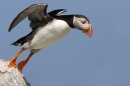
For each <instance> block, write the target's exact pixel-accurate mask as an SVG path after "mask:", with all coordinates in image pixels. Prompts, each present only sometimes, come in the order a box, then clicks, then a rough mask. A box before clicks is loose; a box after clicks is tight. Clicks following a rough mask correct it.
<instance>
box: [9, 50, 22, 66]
mask: <svg viewBox="0 0 130 86" xmlns="http://www.w3.org/2000/svg"><path fill="white" fill-rule="evenodd" d="M22 52H23V49H21V50H20V51H19V52H18V53H17V54H16V55H15V56H14V57H13V58H12V59H11V61H10V62H9V64H8V67H15V66H16V65H15V62H16V60H17V58H18V57H19V56H20V54H21V53H22Z"/></svg>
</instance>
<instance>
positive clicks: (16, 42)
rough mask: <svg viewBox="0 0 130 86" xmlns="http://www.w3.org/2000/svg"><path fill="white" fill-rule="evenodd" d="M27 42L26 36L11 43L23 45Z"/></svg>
mask: <svg viewBox="0 0 130 86" xmlns="http://www.w3.org/2000/svg"><path fill="white" fill-rule="evenodd" d="M25 42H26V36H24V37H22V38H20V39H18V40H17V41H15V42H14V43H12V44H10V45H14V46H22V45H23V44H24V43H25Z"/></svg>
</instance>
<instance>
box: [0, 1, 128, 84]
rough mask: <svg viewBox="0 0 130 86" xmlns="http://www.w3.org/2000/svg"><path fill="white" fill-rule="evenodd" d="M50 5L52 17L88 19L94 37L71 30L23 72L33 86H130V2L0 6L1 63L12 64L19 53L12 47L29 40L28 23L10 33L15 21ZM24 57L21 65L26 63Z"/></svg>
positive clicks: (16, 2)
mask: <svg viewBox="0 0 130 86" xmlns="http://www.w3.org/2000/svg"><path fill="white" fill-rule="evenodd" d="M35 3H47V4H48V5H49V7H48V12H49V11H51V10H54V9H59V8H65V9H67V12H66V13H64V14H83V15H85V16H87V17H88V18H89V19H90V22H91V24H92V26H93V30H94V33H93V37H92V38H89V37H88V36H85V35H84V34H83V33H82V32H81V31H79V30H75V29H74V30H71V31H70V33H68V34H67V35H66V36H65V37H64V38H63V39H61V40H60V41H58V42H57V43H55V44H53V45H51V46H48V47H46V48H45V49H43V50H42V51H41V52H39V53H37V54H36V55H34V56H33V57H32V58H31V60H30V61H29V63H28V64H27V66H26V67H25V68H24V70H23V74H24V75H25V76H26V78H27V80H28V81H29V82H30V83H31V85H32V86H130V0H32V1H31V0H28V1H27V0H19V1H18V0H3V1H2V0H1V1H0V48H1V49H0V52H1V53H0V58H1V59H6V60H10V59H11V58H12V57H13V56H14V55H15V54H16V53H17V52H18V51H19V50H20V47H14V46H11V45H10V43H12V42H14V41H16V40H17V39H18V38H20V37H22V36H25V35H26V34H28V33H29V32H30V31H31V29H30V27H29V21H28V20H27V19H25V20H24V21H22V22H21V23H20V24H19V25H17V26H16V27H15V29H13V30H12V31H11V32H10V33H9V32H8V28H9V25H10V23H11V22H12V20H13V19H14V17H16V15H17V14H18V13H19V12H21V11H22V10H23V9H25V8H26V7H28V6H29V5H31V4H35ZM28 54H29V51H25V52H23V53H22V55H21V56H20V57H19V59H18V60H17V63H18V62H19V61H21V60H24V59H25V58H26V57H27V56H28Z"/></svg>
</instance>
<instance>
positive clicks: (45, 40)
mask: <svg viewBox="0 0 130 86" xmlns="http://www.w3.org/2000/svg"><path fill="white" fill-rule="evenodd" d="M70 30H71V28H70V27H69V25H68V24H67V23H66V22H65V21H62V20H56V19H55V20H53V21H51V22H50V23H48V24H47V25H46V26H44V27H41V29H40V30H39V31H38V32H37V33H36V34H35V36H34V38H33V39H32V41H31V44H30V48H32V49H42V48H44V47H46V46H48V45H50V44H53V43H55V42H56V41H58V40H60V39H61V38H63V37H64V36H65V35H66V34H67V33H68V32H69V31H70Z"/></svg>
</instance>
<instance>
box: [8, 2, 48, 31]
mask: <svg viewBox="0 0 130 86" xmlns="http://www.w3.org/2000/svg"><path fill="white" fill-rule="evenodd" d="M47 6H48V5H47V4H33V5H31V6H29V7H28V8H26V9H25V10H23V11H22V12H20V13H19V14H18V15H17V16H16V17H15V19H14V20H13V21H12V23H11V25H10V27H9V29H8V31H9V32H10V31H11V30H12V29H13V28H14V27H15V26H16V25H17V24H18V23H19V22H21V21H22V20H23V19H25V18H26V17H27V16H29V15H30V14H32V13H33V12H36V11H37V10H39V11H42V12H46V9H47Z"/></svg>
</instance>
